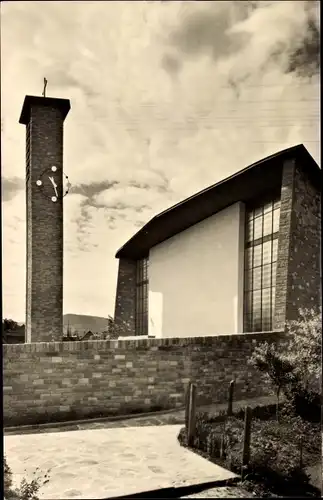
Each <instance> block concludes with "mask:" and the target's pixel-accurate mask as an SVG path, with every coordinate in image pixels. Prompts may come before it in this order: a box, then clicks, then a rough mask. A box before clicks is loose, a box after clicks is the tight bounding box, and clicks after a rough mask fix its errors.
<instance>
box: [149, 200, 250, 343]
mask: <svg viewBox="0 0 323 500" xmlns="http://www.w3.org/2000/svg"><path fill="white" fill-rule="evenodd" d="M244 222H245V211H244V205H243V204H242V203H235V204H234V205H231V206H230V207H228V208H226V209H224V210H222V211H221V212H219V213H217V214H215V215H213V216H211V217H209V218H208V219H205V220H204V221H202V222H200V223H198V224H196V225H194V226H192V227H190V228H189V229H187V230H185V231H183V232H181V233H179V234H177V235H175V236H173V237H172V238H170V239H168V240H166V241H164V242H163V243H161V244H159V245H156V246H155V247H153V248H152V249H151V250H150V253H149V335H154V336H156V337H189V336H204V335H216V334H231V333H242V331H243V269H244V226H245V224H244Z"/></svg>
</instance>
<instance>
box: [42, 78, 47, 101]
mask: <svg viewBox="0 0 323 500" xmlns="http://www.w3.org/2000/svg"><path fill="white" fill-rule="evenodd" d="M46 87H47V79H46V78H44V90H43V93H42V96H43V97H46Z"/></svg>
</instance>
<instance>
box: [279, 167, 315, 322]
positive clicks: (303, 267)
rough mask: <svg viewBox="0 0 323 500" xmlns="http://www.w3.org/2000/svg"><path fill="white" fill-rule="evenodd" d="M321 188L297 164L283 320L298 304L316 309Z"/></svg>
mask: <svg viewBox="0 0 323 500" xmlns="http://www.w3.org/2000/svg"><path fill="white" fill-rule="evenodd" d="M320 250H321V191H320V190H318V189H317V188H315V187H314V185H313V183H312V182H311V181H310V179H309V178H307V176H306V174H305V172H303V171H302V170H301V169H300V168H298V167H297V165H296V169H295V178H294V199H293V212H292V219H291V247H290V256H289V268H288V284H287V289H288V295H287V310H286V319H287V320H293V319H297V318H298V316H299V313H298V310H299V307H302V308H314V309H315V310H317V311H318V309H319V307H320V306H321V304H322V300H321V276H320V266H321V251H320Z"/></svg>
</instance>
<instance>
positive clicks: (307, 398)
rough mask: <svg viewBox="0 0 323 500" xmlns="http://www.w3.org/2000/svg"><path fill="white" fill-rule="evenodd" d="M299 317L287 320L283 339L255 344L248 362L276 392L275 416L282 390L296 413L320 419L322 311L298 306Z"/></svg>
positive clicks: (316, 419)
mask: <svg viewBox="0 0 323 500" xmlns="http://www.w3.org/2000/svg"><path fill="white" fill-rule="evenodd" d="M299 315H300V319H299V320H298V321H291V322H289V323H287V325H286V326H287V332H288V337H287V341H286V342H285V343H283V344H282V343H281V344H277V345H276V344H268V343H267V342H264V343H262V344H260V345H258V346H257V347H256V349H255V351H254V352H253V354H252V356H251V358H250V359H249V363H250V364H252V365H253V366H255V367H256V368H257V369H258V370H260V371H262V372H263V373H264V374H265V376H266V377H267V379H269V380H270V382H271V385H272V388H273V389H274V391H275V394H276V396H277V418H278V407H279V396H280V393H281V391H283V392H284V394H285V397H286V398H287V399H288V400H289V401H290V402H291V404H292V405H293V406H294V408H295V411H296V413H297V414H298V415H300V416H302V417H303V418H305V419H307V420H312V421H319V419H320V411H321V410H320V407H321V396H320V385H321V369H322V368H321V358H322V355H321V345H322V322H321V312H319V313H318V312H316V311H314V310H308V309H305V310H302V309H301V310H300V311H299Z"/></svg>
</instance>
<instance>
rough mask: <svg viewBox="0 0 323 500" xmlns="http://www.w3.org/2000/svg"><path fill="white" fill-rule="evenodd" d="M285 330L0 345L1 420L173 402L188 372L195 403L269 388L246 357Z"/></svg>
mask: <svg viewBox="0 0 323 500" xmlns="http://www.w3.org/2000/svg"><path fill="white" fill-rule="evenodd" d="M282 339H283V334H282V333H279V332H275V333H272V332H271V333H261V334H259V333H258V334H244V335H220V336H216V337H196V338H181V339H176V338H169V339H144V340H124V341H118V340H115V341H88V342H87V341H85V342H44V343H32V344H15V345H3V365H4V381H3V385H4V396H3V397H4V399H3V402H4V425H15V424H17V425H18V424H32V423H41V422H44V421H51V422H54V421H57V420H63V419H66V420H68V419H81V418H86V417H98V416H110V415H116V414H126V413H131V412H145V411H152V410H158V409H170V408H176V407H179V406H181V405H183V404H184V397H185V391H186V388H187V384H188V382H189V381H190V380H191V381H192V382H195V383H196V384H197V394H198V400H197V404H198V405H204V404H211V403H224V402H225V401H226V398H227V393H228V385H229V383H230V381H231V380H232V379H234V378H235V380H236V391H235V399H236V400H241V399H249V398H253V397H258V396H259V397H260V396H267V395H269V394H270V391H269V388H268V385H267V384H266V383H265V381H264V379H263V376H262V375H261V374H260V373H259V372H257V371H255V370H254V369H253V368H252V367H250V366H249V365H248V364H247V359H248V358H249V357H250V355H251V354H252V352H253V350H254V348H255V346H256V345H257V344H258V343H259V342H262V341H265V340H267V341H268V342H276V341H278V342H279V341H282Z"/></svg>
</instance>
